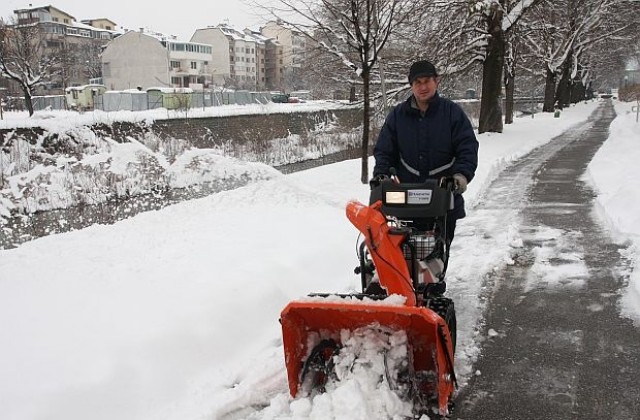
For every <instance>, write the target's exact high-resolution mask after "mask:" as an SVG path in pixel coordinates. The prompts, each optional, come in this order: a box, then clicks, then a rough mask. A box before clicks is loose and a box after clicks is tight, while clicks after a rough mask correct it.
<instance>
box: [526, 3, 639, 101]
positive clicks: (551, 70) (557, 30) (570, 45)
mask: <svg viewBox="0 0 640 420" xmlns="http://www.w3.org/2000/svg"><path fill="white" fill-rule="evenodd" d="M639 9H640V2H637V1H632V0H557V1H555V2H548V3H544V4H540V5H539V6H537V7H536V8H535V9H534V10H533V11H532V13H531V16H530V18H531V20H532V22H533V23H534V24H535V25H536V27H537V31H535V33H534V34H532V35H531V36H528V37H527V38H526V40H527V43H528V48H529V49H530V50H531V51H532V52H533V53H534V54H535V55H536V56H537V57H538V59H539V61H540V62H542V63H544V66H545V74H546V75H545V78H546V81H545V94H544V96H545V98H544V106H543V111H544V112H553V111H554V109H555V107H556V106H560V107H562V106H564V105H567V104H568V103H570V102H572V99H571V98H572V96H573V97H576V96H578V97H579V96H580V95H576V94H575V93H572V91H573V90H574V88H576V89H578V90H585V91H586V88H587V87H588V84H589V83H590V82H589V81H590V80H592V79H593V78H594V77H597V75H596V73H595V72H594V71H593V70H594V69H595V68H594V66H593V64H594V63H596V62H597V61H600V60H601V59H602V58H604V59H605V60H608V61H612V59H613V58H614V56H615V54H616V53H615V51H619V50H620V47H621V46H622V45H623V44H625V43H628V42H630V37H632V36H633V34H634V33H635V37H636V38H635V39H636V40H637V32H638V25H637V22H638V18H639V16H640V15H639ZM604 45H606V46H607V48H601V47H602V46H604ZM596 50H597V51H599V53H600V59H598V58H597V56H596V55H595V54H593V53H594V52H595V51H596ZM613 61H616V60H613Z"/></svg>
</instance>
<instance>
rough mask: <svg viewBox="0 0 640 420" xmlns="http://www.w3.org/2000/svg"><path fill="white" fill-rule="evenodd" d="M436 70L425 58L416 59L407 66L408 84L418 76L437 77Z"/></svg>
mask: <svg viewBox="0 0 640 420" xmlns="http://www.w3.org/2000/svg"><path fill="white" fill-rule="evenodd" d="M437 76H438V72H436V68H435V66H434V65H433V64H431V63H430V62H428V61H427V60H420V61H416V62H415V63H413V64H412V65H411V68H409V84H412V83H413V81H414V80H416V79H417V78H418V77H437Z"/></svg>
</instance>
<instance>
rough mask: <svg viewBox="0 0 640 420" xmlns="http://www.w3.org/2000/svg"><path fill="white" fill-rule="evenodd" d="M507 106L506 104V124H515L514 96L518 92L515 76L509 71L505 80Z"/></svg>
mask: <svg viewBox="0 0 640 420" xmlns="http://www.w3.org/2000/svg"><path fill="white" fill-rule="evenodd" d="M504 87H505V89H504V91H505V95H506V97H505V104H504V123H505V124H513V111H514V109H513V95H514V93H515V91H516V85H515V75H513V74H511V73H510V72H509V71H505V78H504Z"/></svg>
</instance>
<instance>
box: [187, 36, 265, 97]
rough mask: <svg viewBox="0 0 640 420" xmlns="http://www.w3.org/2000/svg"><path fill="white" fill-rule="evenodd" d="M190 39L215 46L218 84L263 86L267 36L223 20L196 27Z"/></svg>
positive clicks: (246, 87) (214, 60) (215, 66)
mask: <svg viewBox="0 0 640 420" xmlns="http://www.w3.org/2000/svg"><path fill="white" fill-rule="evenodd" d="M191 41H194V42H202V43H206V44H209V45H211V46H212V47H213V63H212V67H213V68H214V69H216V71H215V72H214V77H213V82H214V84H215V85H216V86H224V87H234V88H240V89H250V90H256V89H262V88H264V86H265V81H264V78H263V77H265V76H264V71H263V69H264V54H265V39H264V37H262V36H261V37H256V36H254V35H253V34H252V33H250V32H240V31H238V30H236V29H234V28H232V27H230V26H229V25H226V24H220V25H217V26H209V27H206V28H202V29H197V30H196V31H195V32H194V34H193V36H192V37H191Z"/></svg>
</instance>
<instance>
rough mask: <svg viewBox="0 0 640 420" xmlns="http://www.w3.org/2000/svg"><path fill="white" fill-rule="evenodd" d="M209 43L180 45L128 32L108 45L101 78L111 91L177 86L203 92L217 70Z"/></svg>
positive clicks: (103, 54)
mask: <svg viewBox="0 0 640 420" xmlns="http://www.w3.org/2000/svg"><path fill="white" fill-rule="evenodd" d="M212 59H213V48H212V46H211V45H209V44H203V43H198V42H181V41H178V40H176V39H173V38H167V37H165V36H163V35H161V34H157V33H149V32H145V31H144V30H143V29H140V31H129V32H127V33H125V34H124V35H121V36H119V37H118V38H116V39H114V40H112V41H111V42H110V43H109V44H107V46H106V48H105V49H104V51H103V53H102V57H101V60H102V75H103V80H104V84H105V86H107V88H108V89H111V90H125V89H138V88H140V89H147V88H149V87H174V88H190V89H193V90H204V89H207V88H209V87H211V86H212V79H213V75H214V74H215V68H214V67H213V66H212V64H211V63H212Z"/></svg>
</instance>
